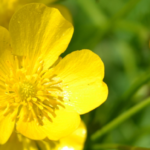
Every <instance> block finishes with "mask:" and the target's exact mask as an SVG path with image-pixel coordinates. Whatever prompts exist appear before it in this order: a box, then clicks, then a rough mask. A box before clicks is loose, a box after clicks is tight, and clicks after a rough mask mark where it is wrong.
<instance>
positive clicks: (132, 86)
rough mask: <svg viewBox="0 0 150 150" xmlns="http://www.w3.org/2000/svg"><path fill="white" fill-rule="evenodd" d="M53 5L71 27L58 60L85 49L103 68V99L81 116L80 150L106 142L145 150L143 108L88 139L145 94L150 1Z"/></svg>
mask: <svg viewBox="0 0 150 150" xmlns="http://www.w3.org/2000/svg"><path fill="white" fill-rule="evenodd" d="M58 3H59V4H62V5H64V6H66V7H67V8H68V9H69V10H70V12H71V15H72V16H73V24H74V27H75V32H74V36H73V38H72V41H71V43H70V45H69V47H68V49H67V51H66V52H65V53H64V54H63V55H62V56H65V55H66V54H68V53H70V52H72V51H74V50H79V49H91V50H92V51H94V52H95V53H97V54H98V55H99V56H100V57H101V59H102V60H103V62H104V64H105V79H104V80H105V82H106V83H107V84H108V87H109V96H108V99H107V101H106V102H105V103H104V104H103V105H101V106H100V107H99V108H97V109H95V110H93V111H92V112H90V113H87V114H86V115H83V116H82V118H83V120H84V122H85V123H86V125H87V128H88V139H87V142H86V144H85V149H91V150H92V148H91V147H93V145H94V144H105V145H107V143H109V144H111V143H112V144H119V145H128V147H126V148H127V149H131V148H130V146H136V147H143V148H150V106H148V104H147V107H143V108H142V109H141V110H140V111H138V112H137V113H135V114H134V115H131V116H130V117H129V118H127V119H125V120H124V121H122V122H121V123H119V124H118V125H116V126H115V127H114V128H112V129H111V130H110V131H108V132H106V133H105V134H104V135H103V136H102V137H101V138H99V139H97V140H96V141H92V140H91V136H92V135H93V134H94V133H95V132H97V131H98V130H100V129H102V128H103V127H104V126H107V125H108V124H109V123H110V122H111V121H112V120H113V119H114V118H116V117H118V116H120V115H121V114H122V113H123V112H128V110H131V109H132V107H134V106H136V105H137V104H140V102H141V103H142V102H143V101H144V99H145V98H147V97H149V95H150V92H149V91H150V84H149V80H150V71H149V68H150V49H149V38H150V35H149V33H150V0H60V1H58ZM99 148H100V147H99ZM99 148H98V149H99ZM104 148H105V149H111V148H110V147H107V146H104V147H103V148H102V149H104ZM119 148H120V149H122V147H119ZM93 149H94V148H93ZM113 149H118V146H116V147H113Z"/></svg>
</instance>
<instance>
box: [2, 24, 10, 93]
mask: <svg viewBox="0 0 150 150" xmlns="http://www.w3.org/2000/svg"><path fill="white" fill-rule="evenodd" d="M10 49H11V48H10V35H9V32H8V31H7V30H6V29H5V28H3V27H1V26H0V91H1V89H4V80H5V77H6V74H7V73H8V72H9V67H8V65H6V64H8V63H7V61H10V60H11V59H12V55H11V51H10Z"/></svg>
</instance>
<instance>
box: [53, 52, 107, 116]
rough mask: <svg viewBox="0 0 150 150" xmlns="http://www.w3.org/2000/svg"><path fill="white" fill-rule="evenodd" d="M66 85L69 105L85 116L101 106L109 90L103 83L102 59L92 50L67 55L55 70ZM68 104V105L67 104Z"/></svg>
mask: <svg viewBox="0 0 150 150" xmlns="http://www.w3.org/2000/svg"><path fill="white" fill-rule="evenodd" d="M55 74H57V75H58V76H59V77H60V79H61V80H62V81H63V83H64V84H65V85H66V88H65V89H64V90H65V91H66V97H67V98H68V99H69V100H70V102H68V104H69V105H72V106H74V108H75V110H76V111H77V112H78V113H80V114H84V113H86V112H89V111H90V110H92V109H94V108H96V107H98V106H99V105H101V104H102V103H103V102H104V101H105V100H106V98H107V95H108V88H107V85H106V84H105V83H104V82H103V81H102V79H103V77H104V65H103V62H102V61H101V59H100V57H99V56H98V55H96V54H95V53H93V52H92V51H90V50H81V51H75V52H73V53H71V54H69V55H67V56H66V57H65V58H64V59H62V61H60V63H59V64H58V65H57V66H56V68H55ZM66 104H67V103H66Z"/></svg>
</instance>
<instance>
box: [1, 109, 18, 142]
mask: <svg viewBox="0 0 150 150" xmlns="http://www.w3.org/2000/svg"><path fill="white" fill-rule="evenodd" d="M16 112H17V109H16V110H15V111H14V112H13V113H11V114H10V113H9V114H8V115H6V116H3V115H2V114H0V144H4V143H6V142H7V140H8V139H9V137H10V136H11V134H12V132H13V130H14V126H15V120H13V118H14V115H16ZM1 113H2V112H1Z"/></svg>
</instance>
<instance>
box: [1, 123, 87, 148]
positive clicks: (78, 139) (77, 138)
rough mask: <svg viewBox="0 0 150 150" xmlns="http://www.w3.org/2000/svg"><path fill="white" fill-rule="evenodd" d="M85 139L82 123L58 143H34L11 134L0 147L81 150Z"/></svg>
mask: <svg viewBox="0 0 150 150" xmlns="http://www.w3.org/2000/svg"><path fill="white" fill-rule="evenodd" d="M85 139H86V127H85V125H84V123H83V122H81V123H80V125H79V127H78V128H77V129H76V130H75V131H74V132H73V133H71V134H70V135H69V136H67V137H65V138H62V139H60V140H59V141H50V140H48V139H46V140H42V141H35V140H31V139H28V138H26V137H24V136H22V135H21V134H17V133H15V132H13V134H12V135H11V137H10V139H9V140H8V141H7V143H5V144H4V145H0V149H1V150H10V149H11V150H39V148H40V150H83V146H84V142H85Z"/></svg>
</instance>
